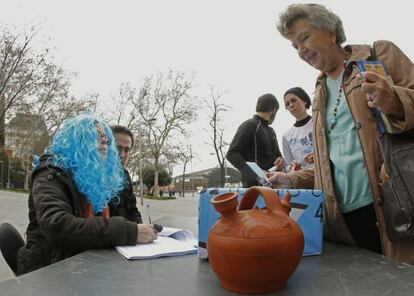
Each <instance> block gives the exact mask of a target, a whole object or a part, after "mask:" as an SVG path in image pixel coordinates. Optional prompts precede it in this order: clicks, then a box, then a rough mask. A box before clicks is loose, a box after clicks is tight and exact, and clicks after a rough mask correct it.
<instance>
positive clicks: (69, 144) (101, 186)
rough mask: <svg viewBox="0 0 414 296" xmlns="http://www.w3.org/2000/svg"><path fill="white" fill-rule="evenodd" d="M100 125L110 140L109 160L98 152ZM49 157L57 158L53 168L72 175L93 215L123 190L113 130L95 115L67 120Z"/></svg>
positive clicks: (122, 176) (55, 139) (54, 140)
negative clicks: (58, 168)
mask: <svg viewBox="0 0 414 296" xmlns="http://www.w3.org/2000/svg"><path fill="white" fill-rule="evenodd" d="M97 125H99V126H100V127H102V129H103V130H104V131H105V135H106V137H107V139H108V140H109V143H108V151H107V157H106V159H104V158H103V156H102V155H101V154H100V153H99V151H98V138H99V134H98V131H97V129H96V126H97ZM46 153H50V154H52V155H54V158H53V161H52V162H53V163H54V165H56V166H58V167H60V168H62V169H64V170H65V171H66V172H68V173H69V174H70V175H72V178H73V179H74V181H75V186H76V188H77V189H78V190H79V192H81V193H82V194H84V195H85V197H86V199H87V200H88V202H89V203H90V204H91V206H92V208H93V210H94V213H100V212H102V210H103V209H104V208H105V207H107V205H108V202H109V201H110V200H111V199H112V198H113V197H115V196H116V195H117V194H118V193H119V192H120V191H121V190H123V188H124V171H123V168H122V165H121V162H120V158H119V154H118V150H117V148H116V145H115V141H114V136H113V134H112V131H111V128H110V127H109V126H108V124H106V123H105V122H103V121H102V120H100V119H99V118H98V117H96V116H95V115H93V114H92V113H83V114H80V115H78V116H75V117H72V118H69V119H67V120H66V121H65V122H64V124H63V127H62V128H61V129H60V130H59V131H58V132H57V133H56V134H55V136H54V138H53V140H52V145H51V146H50V147H49V148H47V149H46Z"/></svg>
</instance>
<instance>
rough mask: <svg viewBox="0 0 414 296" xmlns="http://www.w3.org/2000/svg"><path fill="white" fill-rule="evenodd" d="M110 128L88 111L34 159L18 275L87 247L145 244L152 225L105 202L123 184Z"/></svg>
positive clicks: (69, 123) (67, 124) (70, 121)
mask: <svg viewBox="0 0 414 296" xmlns="http://www.w3.org/2000/svg"><path fill="white" fill-rule="evenodd" d="M113 142H114V138H113V135H112V132H111V129H110V127H109V126H108V125H107V124H106V123H105V122H103V121H101V120H100V119H98V118H97V117H95V116H93V115H92V114H90V113H85V114H82V115H78V116H76V117H74V118H70V119H68V120H66V121H65V123H64V125H63V127H62V128H61V129H60V130H59V131H58V132H57V133H56V134H55V136H54V138H53V141H52V144H51V146H50V147H49V148H48V149H47V151H46V152H47V154H46V155H44V156H42V157H40V158H36V159H35V165H36V166H35V169H34V171H33V173H32V176H31V188H30V194H29V225H28V227H27V231H26V240H27V241H26V245H25V246H23V247H22V248H20V250H19V251H18V258H17V275H21V274H24V273H27V272H30V271H33V270H36V269H38V268H41V267H44V266H47V265H49V264H52V263H55V262H58V261H60V260H63V259H65V258H68V257H70V256H73V255H75V254H78V253H80V252H82V251H85V250H88V249H96V248H109V247H114V246H118V245H135V244H137V243H149V242H152V241H153V240H155V239H157V233H156V231H155V229H154V227H153V226H152V225H146V224H137V223H136V222H133V221H130V220H128V219H126V218H125V217H121V216H116V217H110V215H109V209H108V202H109V201H110V200H111V199H112V197H113V196H116V195H117V194H118V193H119V192H120V191H122V190H123V188H124V173H123V168H122V165H121V162H120V158H119V154H118V152H117V149H116V147H115V144H114V143H113Z"/></svg>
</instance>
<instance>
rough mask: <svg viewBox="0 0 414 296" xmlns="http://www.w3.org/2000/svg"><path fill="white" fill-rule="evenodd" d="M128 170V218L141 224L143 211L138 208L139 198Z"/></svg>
mask: <svg viewBox="0 0 414 296" xmlns="http://www.w3.org/2000/svg"><path fill="white" fill-rule="evenodd" d="M125 172H126V179H127V182H128V184H127V185H126V186H127V192H126V196H125V197H126V199H127V201H126V202H127V211H126V218H127V219H128V220H129V221H133V222H135V223H138V224H141V223H142V217H141V213H140V212H139V210H138V208H137V198H136V196H135V193H134V187H133V186H132V180H131V176H130V175H129V173H128V171H125Z"/></svg>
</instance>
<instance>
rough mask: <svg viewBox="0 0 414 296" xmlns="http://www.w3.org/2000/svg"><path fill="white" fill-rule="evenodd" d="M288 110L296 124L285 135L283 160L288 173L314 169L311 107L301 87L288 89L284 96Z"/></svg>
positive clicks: (283, 139)
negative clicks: (308, 110)
mask: <svg viewBox="0 0 414 296" xmlns="http://www.w3.org/2000/svg"><path fill="white" fill-rule="evenodd" d="M283 99H284V102H285V107H286V109H287V110H288V111H289V112H290V114H292V116H293V117H295V119H296V122H295V123H294V124H293V127H291V128H290V129H289V130H288V131H287V132H285V133H284V134H283V138H282V145H283V158H284V160H285V165H286V167H285V169H286V170H287V171H292V170H295V171H297V170H300V169H302V168H310V167H313V140H312V117H311V116H310V115H309V114H308V113H307V112H306V110H307V109H309V107H310V105H311V100H310V98H309V96H308V94H307V93H306V92H305V91H304V90H303V89H302V88H301V87H293V88H291V89H288V90H287V91H286V92H285V94H284V96H283Z"/></svg>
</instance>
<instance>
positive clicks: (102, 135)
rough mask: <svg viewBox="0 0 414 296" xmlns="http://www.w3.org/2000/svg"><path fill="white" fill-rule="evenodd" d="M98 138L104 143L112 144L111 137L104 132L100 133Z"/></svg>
mask: <svg viewBox="0 0 414 296" xmlns="http://www.w3.org/2000/svg"><path fill="white" fill-rule="evenodd" d="M98 140H99V141H100V142H101V143H102V144H106V145H111V139H109V138H108V137H107V136H106V135H105V134H103V133H98Z"/></svg>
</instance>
